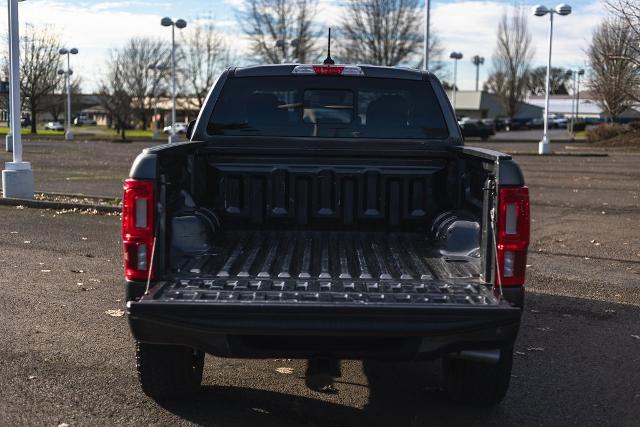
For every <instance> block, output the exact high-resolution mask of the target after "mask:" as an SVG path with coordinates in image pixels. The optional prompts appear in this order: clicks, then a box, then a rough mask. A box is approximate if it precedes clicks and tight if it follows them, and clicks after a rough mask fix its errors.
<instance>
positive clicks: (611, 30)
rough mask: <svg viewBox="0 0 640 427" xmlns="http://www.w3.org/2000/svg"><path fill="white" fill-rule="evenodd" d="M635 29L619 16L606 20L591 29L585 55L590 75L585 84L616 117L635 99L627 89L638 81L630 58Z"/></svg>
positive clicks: (608, 112) (608, 111)
mask: <svg viewBox="0 0 640 427" xmlns="http://www.w3.org/2000/svg"><path fill="white" fill-rule="evenodd" d="M633 42H634V31H633V29H631V28H630V27H629V26H628V25H627V24H626V23H625V21H624V20H622V19H620V18H613V19H606V20H605V21H604V22H602V24H600V26H599V27H598V28H596V29H595V30H594V32H593V37H592V39H591V46H589V50H588V56H589V63H590V64H589V65H590V67H591V74H590V76H589V81H588V83H587V85H588V87H589V88H590V89H591V90H592V91H593V93H594V94H595V96H596V98H597V100H598V104H599V105H600V106H601V107H602V109H603V110H605V111H606V112H607V115H608V116H609V117H610V118H611V119H614V120H615V119H616V118H617V117H618V116H619V115H620V114H622V113H623V112H624V111H625V110H627V109H628V108H629V107H630V106H631V105H632V104H633V102H634V95H633V93H632V91H630V90H629V88H633V87H635V88H637V86H638V84H639V83H640V76H639V74H638V67H637V66H636V65H635V63H634V62H633V61H630V60H629V59H628V58H633V55H634V52H633V46H632V44H633Z"/></svg>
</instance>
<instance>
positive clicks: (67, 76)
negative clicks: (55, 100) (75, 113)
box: [58, 47, 78, 141]
mask: <svg viewBox="0 0 640 427" xmlns="http://www.w3.org/2000/svg"><path fill="white" fill-rule="evenodd" d="M58 53H59V54H60V55H67V71H64V70H58V74H64V76H65V80H66V83H67V131H66V132H65V134H64V139H66V140H67V141H73V131H72V130H71V75H72V74H73V71H72V70H71V55H77V54H78V49H76V48H75V47H74V48H71V49H67V48H64V47H63V48H61V49H60V50H59V51H58ZM61 71H62V72H61Z"/></svg>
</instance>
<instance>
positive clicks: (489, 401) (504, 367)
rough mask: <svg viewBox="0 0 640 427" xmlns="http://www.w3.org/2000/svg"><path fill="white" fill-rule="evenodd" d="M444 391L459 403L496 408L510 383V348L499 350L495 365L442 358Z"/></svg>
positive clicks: (511, 357) (511, 355)
mask: <svg viewBox="0 0 640 427" xmlns="http://www.w3.org/2000/svg"><path fill="white" fill-rule="evenodd" d="M442 361H443V371H444V379H445V389H446V391H447V393H448V394H449V396H450V397H451V399H453V400H454V401H456V402H460V403H471V404H481V405H496V404H498V403H500V402H501V401H502V399H503V398H504V396H505V395H506V394H507V389H508V388H509V381H510V380H511V365H512V362H513V347H511V346H510V347H504V348H502V349H501V350H500V359H499V360H498V362H497V363H495V364H492V363H487V362H482V361H475V360H466V359H458V358H454V357H445V358H443V360H442Z"/></svg>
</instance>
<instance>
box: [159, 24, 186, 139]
mask: <svg viewBox="0 0 640 427" xmlns="http://www.w3.org/2000/svg"><path fill="white" fill-rule="evenodd" d="M160 24H161V25H162V26H163V27H171V101H172V106H171V135H169V142H170V143H171V142H176V141H177V140H178V137H177V135H176V27H177V28H178V29H179V30H182V29H183V28H186V26H187V21H185V20H184V19H178V20H176V21H175V22H174V21H173V20H172V19H171V18H162V20H161V21H160Z"/></svg>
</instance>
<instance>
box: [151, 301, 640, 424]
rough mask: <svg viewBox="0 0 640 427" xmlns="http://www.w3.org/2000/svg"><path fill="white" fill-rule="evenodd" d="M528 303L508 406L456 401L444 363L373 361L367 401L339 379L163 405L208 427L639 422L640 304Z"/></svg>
mask: <svg viewBox="0 0 640 427" xmlns="http://www.w3.org/2000/svg"><path fill="white" fill-rule="evenodd" d="M527 298H528V300H527V302H526V308H525V313H524V317H523V324H522V329H521V333H520V336H519V338H518V341H517V343H516V356H515V359H514V370H513V375H512V380H511V386H510V389H509V392H508V394H507V397H506V399H505V401H504V402H503V403H502V404H501V405H498V406H494V407H479V406H468V405H459V404H455V403H453V402H451V401H450V400H449V399H448V397H447V396H446V394H445V393H444V391H443V390H442V387H441V383H442V381H441V369H440V363H439V362H420V363H383V362H373V361H365V362H363V365H362V366H363V377H366V378H362V379H359V380H358V382H359V383H365V382H366V384H368V392H369V395H368V399H367V401H366V403H364V405H363V402H362V401H360V402H358V400H361V398H358V397H356V396H350V395H349V394H348V391H347V390H345V389H346V387H341V384H340V383H339V382H338V384H337V388H338V389H339V390H340V393H339V394H338V395H337V396H332V397H326V398H324V397H321V396H320V397H318V398H314V394H313V393H312V392H309V393H308V394H306V395H302V396H301V395H297V394H288V393H287V392H286V391H283V392H275V391H268V390H259V389H252V388H245V387H235V386H205V387H204V390H203V392H202V393H201V394H199V395H198V396H196V397H195V398H190V399H188V400H185V401H181V402H180V401H179V402H172V403H162V404H161V406H162V407H163V408H165V409H166V410H168V411H170V412H172V413H174V414H175V415H177V416H179V417H181V418H183V419H185V420H188V421H191V422H193V423H195V424H199V425H205V426H208V425H217V426H220V425H222V426H224V425H242V426H254V425H255V426H270V425H274V426H276V425H277V426H286V425H296V426H297V425H323V426H324V425H330V426H347V425H348V426H352V425H353V426H361V425H366V426H412V427H413V426H431V425H436V426H447V425H540V424H547V425H567V424H571V425H596V424H617V425H637V423H636V422H635V421H633V420H636V421H637V419H638V418H637V417H639V416H640V407H639V406H638V405H637V402H638V401H640V394H639V393H638V391H637V384H640V371H639V370H638V369H637V360H638V350H637V349H638V347H637V346H638V340H639V339H640V338H637V336H638V334H639V333H640V308H639V307H636V306H631V305H625V304H615V303H611V302H599V301H594V300H588V299H579V298H570V297H560V296H550V295H541V294H529V296H528V297H527ZM299 381H302V379H299ZM283 388H284V387H283ZM316 396H317V395H316ZM341 402H344V404H342V403H341Z"/></svg>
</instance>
